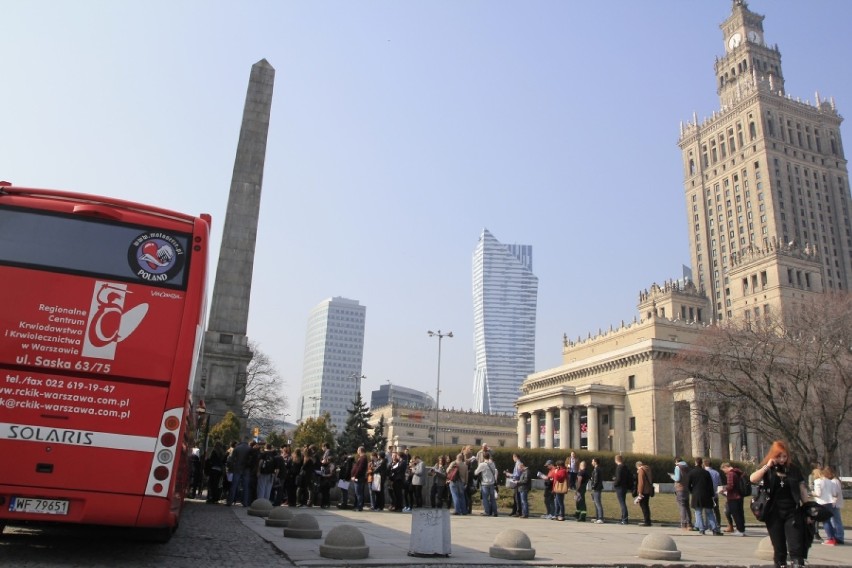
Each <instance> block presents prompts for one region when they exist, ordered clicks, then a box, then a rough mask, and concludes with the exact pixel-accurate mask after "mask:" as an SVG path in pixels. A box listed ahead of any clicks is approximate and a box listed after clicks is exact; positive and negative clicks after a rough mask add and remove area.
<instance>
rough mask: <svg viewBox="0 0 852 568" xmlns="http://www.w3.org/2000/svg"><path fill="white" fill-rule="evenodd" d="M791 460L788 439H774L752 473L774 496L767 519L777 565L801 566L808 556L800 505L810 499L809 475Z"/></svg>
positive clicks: (752, 476) (754, 481)
mask: <svg viewBox="0 0 852 568" xmlns="http://www.w3.org/2000/svg"><path fill="white" fill-rule="evenodd" d="M792 462H793V460H792V456H791V455H790V450H789V449H787V444H786V442H784V441H782V440H775V441H774V442H772V445H771V446H770V447H769V451H768V452H767V453H766V456H765V457H764V458H763V461H761V463H760V467H759V468H757V469H756V470H755V471H754V473H752V474H751V476H750V480H751V482H752V483H753V484H761V485H762V486H763V489H764V490H768V491H769V494H770V495H771V497H772V498H771V499H770V501H769V503H770V504H769V508H768V510H767V511H766V518H765V521H764V522H765V523H766V530H767V531H768V532H769V539H770V540H771V541H772V550H773V560H774V562H775V566H776V568H782V567H784V566H792V567H793V568H802V567H803V566H804V565H805V558H806V557H807V550H806V548H805V547H806V546H807V542H806V540H805V530H806V528H805V516H804V513H803V511H802V508H801V505H802V503H805V502H807V501H808V499H809V497H808V486H807V478H806V477H805V476H804V475H803V474H802V471H801V470H800V469H799V468H798V467H797V466H796V465H795V464H793V463H792ZM788 555H789V560H790V564H789V565H788V564H787V557H788Z"/></svg>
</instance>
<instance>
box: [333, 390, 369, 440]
mask: <svg viewBox="0 0 852 568" xmlns="http://www.w3.org/2000/svg"><path fill="white" fill-rule="evenodd" d="M346 412H348V413H349V418H347V419H346V427H345V428H344V429H343V432H341V433H340V436H338V438H337V446H338V448H339V449H340V451H341V452H345V453H347V454H352V453H354V452H355V450H357V449H358V446H364V447H365V448H368V449H369V448H370V447H371V445H372V441H373V440H372V439H371V437H370V432H369V431H370V430H371V427H370V424H369V422H368V420H369V419H370V418H371V417H372V416H373V413H372V412H370V410H369V409H368V408H367V405H366V404H365V403H364V401H363V399H362V398H361V391H358V393H357V396H356V397H355V400H353V401H352V409H351V410H347V411H346Z"/></svg>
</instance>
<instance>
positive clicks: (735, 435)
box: [726, 422, 743, 460]
mask: <svg viewBox="0 0 852 568" xmlns="http://www.w3.org/2000/svg"><path fill="white" fill-rule="evenodd" d="M740 440H742V432H740V425H739V424H737V423H736V422H731V433H730V435H729V436H728V443H727V445H726V448H727V452H728V456H730V458H731V459H732V460H738V459H740V457H739V456H740V450H741V449H742V445H743V444H742V442H741V441H740Z"/></svg>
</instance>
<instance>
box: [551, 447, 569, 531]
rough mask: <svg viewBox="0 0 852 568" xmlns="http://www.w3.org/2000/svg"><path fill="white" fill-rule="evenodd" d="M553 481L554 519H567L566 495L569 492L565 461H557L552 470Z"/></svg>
mask: <svg viewBox="0 0 852 568" xmlns="http://www.w3.org/2000/svg"><path fill="white" fill-rule="evenodd" d="M550 474H551V481H552V482H553V515H554V516H553V520H555V521H564V520H565V495H566V494H567V493H568V470H567V469H566V468H565V462H564V461H562V460H557V461H556V467H554V468H553V470H552V471H551V472H550Z"/></svg>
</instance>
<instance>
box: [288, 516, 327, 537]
mask: <svg viewBox="0 0 852 568" xmlns="http://www.w3.org/2000/svg"><path fill="white" fill-rule="evenodd" d="M284 536H287V537H290V538H322V531H321V530H320V528H319V523H318V522H317V520H316V519H315V518H313V516H311V515H308V514H307V513H299V514H298V515H295V516H294V517H293V518H292V519H290V524H289V525H287V526H286V527H284Z"/></svg>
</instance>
